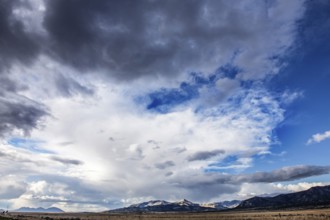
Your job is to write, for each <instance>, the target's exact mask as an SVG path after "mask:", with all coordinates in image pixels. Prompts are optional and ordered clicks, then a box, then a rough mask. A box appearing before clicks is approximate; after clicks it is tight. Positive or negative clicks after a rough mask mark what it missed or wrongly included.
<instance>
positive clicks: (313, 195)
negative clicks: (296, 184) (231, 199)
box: [237, 186, 330, 209]
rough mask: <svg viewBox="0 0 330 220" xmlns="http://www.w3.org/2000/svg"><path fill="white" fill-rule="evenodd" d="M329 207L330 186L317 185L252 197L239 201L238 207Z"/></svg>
mask: <svg viewBox="0 0 330 220" xmlns="http://www.w3.org/2000/svg"><path fill="white" fill-rule="evenodd" d="M318 206H329V207H330V186H317V187H312V188H310V189H308V190H305V191H301V192H296V193H289V194H281V195H278V196H275V197H253V198H251V199H247V200H244V201H242V202H241V204H240V205H239V206H238V207H237V208H238V209H279V208H299V207H318Z"/></svg>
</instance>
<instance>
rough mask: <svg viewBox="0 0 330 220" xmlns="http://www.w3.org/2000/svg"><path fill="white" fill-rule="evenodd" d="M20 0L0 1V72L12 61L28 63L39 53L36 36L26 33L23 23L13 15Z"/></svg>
mask: <svg viewBox="0 0 330 220" xmlns="http://www.w3.org/2000/svg"><path fill="white" fill-rule="evenodd" d="M18 4H21V3H20V1H11V0H1V1H0V30H1V31H0V73H1V70H2V69H3V68H4V67H9V66H10V64H11V63H12V62H14V61H19V62H23V63H29V62H31V61H33V60H34V58H35V56H36V55H37V54H38V53H39V49H40V48H39V45H38V43H36V42H37V41H36V38H37V36H36V35H34V34H31V33H29V34H28V33H26V32H25V30H24V26H23V24H22V23H21V22H20V21H18V20H17V19H15V17H14V16H13V13H12V11H13V9H14V8H15V7H17V5H18Z"/></svg>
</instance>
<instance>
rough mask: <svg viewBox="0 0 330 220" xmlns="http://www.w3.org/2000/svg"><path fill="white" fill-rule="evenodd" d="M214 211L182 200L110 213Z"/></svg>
mask: <svg viewBox="0 0 330 220" xmlns="http://www.w3.org/2000/svg"><path fill="white" fill-rule="evenodd" d="M215 210H216V209H214V208H210V207H204V206H201V205H199V204H196V203H193V202H190V201H188V200H186V199H183V200H180V201H177V202H167V201H164V200H152V201H149V202H143V203H138V204H133V205H131V206H128V207H125V208H120V209H115V210H110V212H202V211H215Z"/></svg>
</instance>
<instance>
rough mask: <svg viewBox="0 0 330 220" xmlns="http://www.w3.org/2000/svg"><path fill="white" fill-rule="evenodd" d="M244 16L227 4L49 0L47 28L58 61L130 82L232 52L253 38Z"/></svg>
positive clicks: (172, 71) (51, 48)
mask: <svg viewBox="0 0 330 220" xmlns="http://www.w3.org/2000/svg"><path fill="white" fill-rule="evenodd" d="M261 3H262V2H261ZM206 11H207V14H206ZM183 12H184V13H183ZM241 13H242V12H241V11H239V10H237V9H235V8H234V7H232V6H230V5H229V4H225V3H224V2H223V1H196V0H189V1H188V0H182V1H173V0H166V1H149V0H140V1H131V0H115V1H104V0H95V1H77V0H57V1H51V0H48V1H47V11H46V15H45V20H44V27H45V28H46V30H47V31H48V33H49V36H50V39H49V40H50V42H51V43H50V50H49V51H50V54H51V56H53V57H54V58H56V59H59V60H60V61H61V62H63V63H67V64H69V65H71V66H74V67H76V68H78V69H80V70H86V69H95V68H104V69H106V70H107V72H108V73H109V74H110V75H112V76H115V77H117V78H120V79H125V80H127V79H132V78H137V77H139V76H141V75H154V74H162V75H173V74H178V72H180V71H183V70H186V69H185V68H187V67H189V68H193V67H196V65H197V66H198V65H203V63H205V62H206V61H208V63H209V64H210V62H211V63H212V60H213V61H215V60H218V59H219V57H218V56H219V54H218V53H219V52H220V51H221V52H225V51H226V50H227V49H228V48H230V51H231V52H230V53H232V46H234V45H235V44H237V43H238V42H240V41H243V40H244V39H249V37H250V35H251V34H253V32H252V31H251V30H250V31H248V30H247V28H248V26H246V25H245V24H244V22H245V20H244V19H243V17H242V16H241ZM214 21H217V22H218V23H219V22H220V23H221V24H220V23H219V24H218V23H217V22H214ZM250 27H251V26H250ZM234 41H236V42H235V43H234ZM236 46H238V45H235V48H236ZM228 50H229V49H228ZM195 64H196V65H195Z"/></svg>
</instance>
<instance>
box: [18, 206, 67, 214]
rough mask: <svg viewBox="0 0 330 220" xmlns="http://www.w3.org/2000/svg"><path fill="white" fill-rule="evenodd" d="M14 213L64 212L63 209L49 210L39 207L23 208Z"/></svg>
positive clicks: (54, 208)
mask: <svg viewBox="0 0 330 220" xmlns="http://www.w3.org/2000/svg"><path fill="white" fill-rule="evenodd" d="M14 211H15V212H41V213H62V212H64V211H63V210H62V209H60V208H57V207H49V208H47V209H45V208H43V207H38V208H30V207H21V208H19V209H16V210H14Z"/></svg>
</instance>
